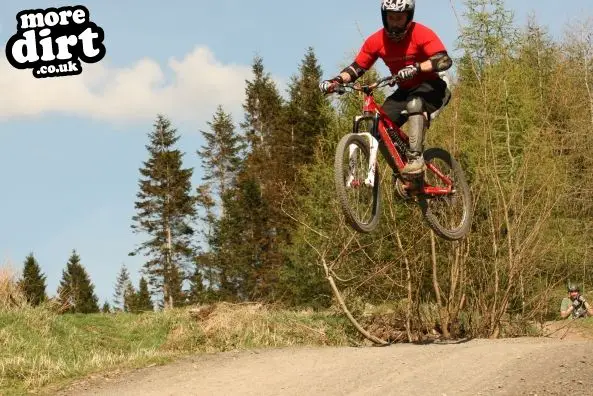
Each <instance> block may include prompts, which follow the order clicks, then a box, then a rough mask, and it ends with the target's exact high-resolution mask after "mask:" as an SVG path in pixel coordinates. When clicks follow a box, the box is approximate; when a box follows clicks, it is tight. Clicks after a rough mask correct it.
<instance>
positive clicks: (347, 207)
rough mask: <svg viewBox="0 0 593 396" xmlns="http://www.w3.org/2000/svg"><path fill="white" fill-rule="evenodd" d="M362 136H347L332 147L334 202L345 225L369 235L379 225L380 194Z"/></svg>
mask: <svg viewBox="0 0 593 396" xmlns="http://www.w3.org/2000/svg"><path fill="white" fill-rule="evenodd" d="M370 152H371V150H370V145H369V141H368V139H367V137H366V136H364V135H359V134H355V133H350V134H347V135H345V136H344V137H342V139H340V142H339V143H338V146H337V148H336V155H335V163H334V179H335V183H336V192H337V195H338V202H339V204H340V207H341V209H342V213H344V216H345V217H346V221H347V223H348V224H349V225H350V226H351V227H352V228H353V229H355V230H356V231H358V232H363V233H369V232H372V231H373V230H374V229H375V228H377V225H378V223H379V209H380V194H379V186H380V180H379V169H378V166H377V161H376V160H375V161H374V163H371V162H370Z"/></svg>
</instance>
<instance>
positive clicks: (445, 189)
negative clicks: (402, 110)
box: [334, 76, 472, 241]
mask: <svg viewBox="0 0 593 396" xmlns="http://www.w3.org/2000/svg"><path fill="white" fill-rule="evenodd" d="M394 83H397V80H396V76H388V77H385V78H383V79H380V80H379V81H377V82H375V83H373V84H371V85H359V84H355V83H349V84H339V85H338V86H337V89H336V93H338V94H340V95H342V94H344V93H345V92H346V91H347V90H351V91H360V92H362V93H364V104H363V109H362V110H363V114H362V115H358V116H356V117H355V118H354V123H353V130H352V133H348V134H346V135H345V136H343V137H342V139H341V140H340V142H339V143H338V146H337V148H336V156H335V164H334V172H335V183H336V190H337V195H338V201H339V202H340V206H341V209H342V212H343V213H344V215H345V217H346V220H347V221H348V223H349V224H350V225H351V226H352V228H354V229H355V230H357V231H359V232H365V233H368V232H372V231H373V230H374V229H375V228H376V227H377V225H378V224H379V213H380V211H379V210H380V189H379V187H380V179H379V169H378V168H379V167H378V166H377V152H378V151H381V153H382V155H383V157H384V158H385V159H386V161H387V163H388V164H389V166H390V167H391V169H392V170H393V173H394V179H395V190H396V191H397V193H398V195H399V196H400V198H402V199H405V200H414V201H416V203H418V204H419V205H420V208H421V210H422V214H423V217H424V218H425V220H426V221H427V223H428V224H429V226H430V227H431V228H432V229H433V230H434V231H435V233H436V234H437V235H439V236H440V237H441V238H443V239H446V240H450V241H453V240H458V239H461V238H463V237H464V236H465V235H466V234H467V233H468V232H469V230H470V225H471V218H472V210H471V202H472V198H471V192H470V189H469V186H468V184H467V182H466V179H465V175H464V172H463V170H462V169H461V166H460V165H459V163H458V162H457V161H456V160H455V159H454V158H453V156H451V154H450V153H449V152H447V151H446V150H444V149H442V148H429V149H426V150H425V151H424V161H425V163H426V170H425V171H424V173H423V175H421V176H416V177H412V178H406V177H403V176H402V173H401V170H402V169H403V167H404V166H405V164H406V162H407V158H406V155H405V154H406V152H407V151H408V150H409V144H408V136H407V135H406V133H405V132H404V131H402V130H401V129H400V128H399V127H398V126H397V125H396V124H395V123H393V121H391V120H390V119H389V117H388V116H387V114H386V113H385V112H384V111H383V109H382V107H381V106H380V105H378V104H377V103H376V101H375V99H374V97H373V91H374V90H375V89H377V88H379V87H382V86H385V85H387V84H389V85H393V84H394ZM363 122H364V123H365V124H366V125H368V127H367V128H363V127H362V126H361V125H363ZM445 169H448V171H445ZM458 203H461V205H460V208H459V210H457V211H456V210H455V207H456V204H458ZM450 214H451V215H452V216H449V215H450ZM452 217H453V218H452ZM454 217H458V219H455V218H454Z"/></svg>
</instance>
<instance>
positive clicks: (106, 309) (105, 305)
mask: <svg viewBox="0 0 593 396" xmlns="http://www.w3.org/2000/svg"><path fill="white" fill-rule="evenodd" d="M101 312H103V313H111V307H110V306H109V303H108V302H107V301H105V302H104V303H103V307H102V308H101Z"/></svg>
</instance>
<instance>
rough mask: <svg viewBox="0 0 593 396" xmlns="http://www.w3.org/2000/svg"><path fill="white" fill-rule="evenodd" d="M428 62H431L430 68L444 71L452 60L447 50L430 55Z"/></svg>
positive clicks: (451, 63)
mask: <svg viewBox="0 0 593 396" xmlns="http://www.w3.org/2000/svg"><path fill="white" fill-rule="evenodd" d="M430 62H431V63H432V70H434V71H436V72H441V71H445V70H447V69H449V68H450V67H451V66H452V65H453V60H452V59H451V57H449V54H447V52H439V53H438V54H435V55H433V56H431V57H430Z"/></svg>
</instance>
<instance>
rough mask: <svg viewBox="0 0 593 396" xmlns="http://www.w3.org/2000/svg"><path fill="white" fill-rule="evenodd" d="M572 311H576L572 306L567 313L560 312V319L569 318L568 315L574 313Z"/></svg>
mask: <svg viewBox="0 0 593 396" xmlns="http://www.w3.org/2000/svg"><path fill="white" fill-rule="evenodd" d="M572 311H574V308H573V306H572V305H571V306H569V307H568V308H567V309H566V311H560V317H562V319H565V318H567V317H568V315H570V314H571V313H572Z"/></svg>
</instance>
